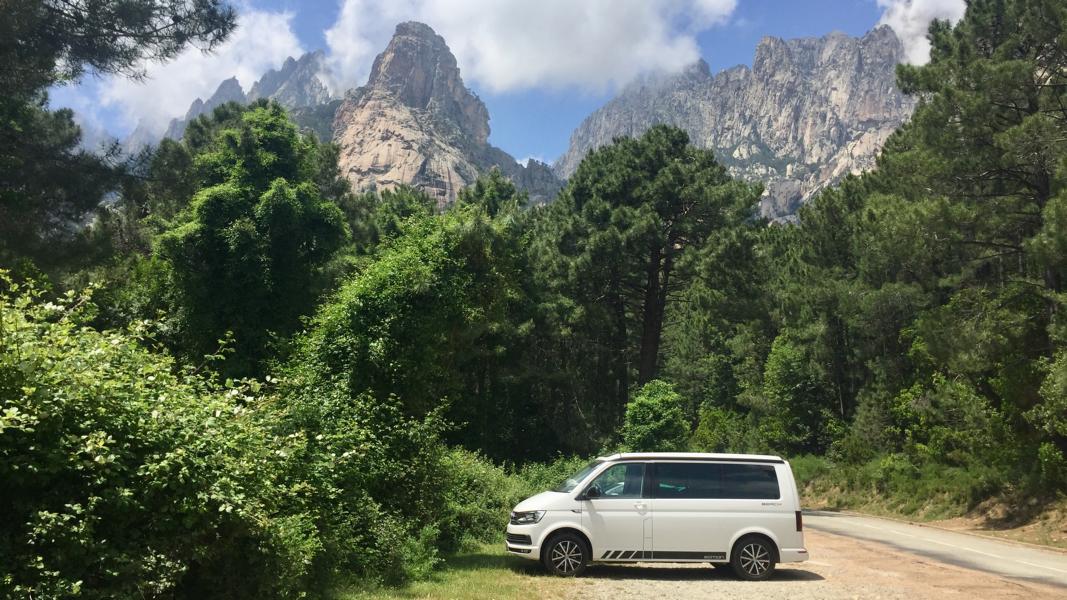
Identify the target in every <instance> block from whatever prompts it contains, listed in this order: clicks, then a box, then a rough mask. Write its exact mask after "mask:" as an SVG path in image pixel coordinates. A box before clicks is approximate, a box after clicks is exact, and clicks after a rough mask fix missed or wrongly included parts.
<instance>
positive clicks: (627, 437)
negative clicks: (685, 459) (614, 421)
mask: <svg viewBox="0 0 1067 600" xmlns="http://www.w3.org/2000/svg"><path fill="white" fill-rule="evenodd" d="M688 438H689V423H688V422H687V421H686V419H685V407H684V405H683V403H682V397H681V396H679V395H678V393H677V392H675V391H674V388H673V387H672V386H671V384H669V383H666V382H664V381H659V380H656V381H650V382H648V383H646V384H645V385H644V387H642V388H641V389H640V390H638V392H637V395H636V396H634V399H633V400H631V401H630V404H629V405H627V407H626V420H625V422H624V423H623V427H622V441H623V444H625V445H626V447H627V448H628V449H629V450H633V451H636V452H671V451H681V450H685V447H686V444H687V441H688Z"/></svg>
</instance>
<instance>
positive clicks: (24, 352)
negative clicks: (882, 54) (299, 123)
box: [0, 0, 1067, 598]
mask: <svg viewBox="0 0 1067 600" xmlns="http://www.w3.org/2000/svg"><path fill="white" fill-rule="evenodd" d="M0 10H2V12H3V19H2V24H0V40H3V41H2V42H0V57H2V60H0V89H3V90H4V92H3V96H2V97H0V116H2V119H3V127H2V128H0V402H2V403H3V407H2V409H0V482H2V487H3V489H4V490H5V492H4V493H3V494H2V495H0V512H2V513H3V514H4V515H5V517H4V519H3V520H2V522H0V532H2V536H0V594H2V595H4V596H11V597H33V598H52V597H74V596H77V597H82V598H144V597H152V598H267V597H297V596H298V595H301V594H310V595H313V596H314V595H327V596H328V595H329V593H330V590H331V589H333V588H334V586H336V585H338V584H339V583H340V582H343V581H346V580H353V579H370V580H379V581H385V582H395V581H404V580H407V579H411V578H418V577H422V576H425V574H426V573H427V572H428V571H429V569H431V568H432V567H433V565H434V564H436V562H437V561H438V557H439V555H440V553H443V552H448V551H450V550H453V549H455V548H457V547H458V546H459V545H460V544H462V543H463V541H464V540H467V539H488V540H492V539H495V537H494V536H498V535H499V534H500V530H501V527H502V524H503V522H504V521H503V520H502V519H503V518H504V515H506V511H507V510H508V509H509V508H510V507H511V505H512V504H513V503H514V501H515V500H517V499H518V498H521V497H522V495H523V494H526V493H530V492H532V491H536V490H537V489H539V486H542V487H543V486H544V485H547V484H549V482H551V480H552V478H553V477H555V476H556V475H558V474H562V473H563V471H566V470H567V469H570V468H572V467H573V466H574V465H576V464H577V463H578V462H580V461H581V460H582V457H589V456H595V455H596V454H597V453H601V452H610V451H615V450H618V449H632V450H694V451H728V452H761V453H775V454H781V455H783V456H786V457H788V458H791V459H792V458H797V459H799V460H800V461H801V462H800V463H799V464H817V465H818V469H820V470H821V472H822V473H823V475H825V476H827V477H832V478H836V479H835V481H836V482H837V483H836V485H839V486H840V488H841V489H846V488H847V489H852V490H859V491H860V492H861V493H871V494H885V495H888V496H893V495H897V496H916V495H923V496H938V497H940V498H942V499H947V501H948V502H950V503H951V504H952V505H953V506H956V507H957V508H958V509H959V510H961V511H963V510H967V509H968V508H971V507H973V506H975V505H976V504H977V503H979V502H981V501H982V500H984V499H987V498H990V497H994V496H1004V497H1008V498H1016V499H1018V498H1037V499H1041V500H1044V499H1050V498H1053V497H1054V496H1055V495H1056V494H1057V493H1062V492H1063V491H1065V490H1067V313H1065V312H1064V311H1065V310H1067V294H1065V287H1067V5H1065V4H1064V3H1063V2H1062V1H1061V0H1010V1H1009V0H972V1H970V2H969V4H968V10H967V13H966V15H965V17H964V18H963V20H962V21H960V22H959V23H958V24H957V25H955V26H952V25H950V24H948V23H945V22H937V21H935V22H934V23H933V24H932V26H931V28H930V34H929V35H930V39H931V41H932V46H933V49H932V53H931V60H930V62H929V64H927V65H924V66H907V65H901V66H900V67H899V68H898V82H899V85H900V87H901V89H902V90H904V91H905V93H907V94H911V95H914V96H915V97H916V98H917V99H918V102H919V104H918V107H917V109H916V111H915V113H914V116H913V117H912V119H911V120H910V121H909V122H908V123H907V124H905V125H904V126H903V127H902V128H901V129H900V130H898V131H897V132H896V133H895V134H894V135H893V136H892V137H891V138H890V139H889V141H888V142H887V144H886V146H885V148H884V150H883V152H882V155H881V157H880V159H879V161H878V167H877V169H876V170H874V171H873V172H870V173H867V174H864V175H862V176H859V177H849V178H847V179H846V180H845V181H843V182H842V183H841V184H840V185H838V186H836V187H834V188H832V189H829V190H826V191H824V192H823V193H821V194H820V195H818V196H817V197H816V198H815V199H814V200H813V201H812V202H811V203H810V204H808V205H805V206H804V207H802V208H801V210H800V212H799V214H798V219H797V222H796V223H793V224H770V223H767V222H765V221H764V220H762V219H761V218H760V217H759V216H758V210H757V208H758V202H759V199H760V195H761V189H760V188H759V186H756V185H751V184H748V183H744V182H742V181H738V180H734V179H732V178H731V177H730V176H729V175H728V173H727V172H726V170H725V169H724V167H723V166H722V165H721V164H720V163H719V162H718V161H717V160H716V157H715V156H714V155H713V153H712V152H710V151H708V150H704V149H700V148H697V147H694V146H693V145H692V144H691V143H690V141H689V139H688V138H687V136H686V134H685V133H684V132H682V131H681V130H678V129H675V128H672V127H668V126H657V127H654V128H652V129H651V130H649V131H648V132H647V133H646V134H644V135H643V136H642V137H640V138H639V139H619V140H616V142H615V143H614V144H612V145H609V146H606V147H603V148H600V149H598V150H595V151H592V152H590V153H589V154H588V155H587V156H586V157H585V159H584V160H583V161H582V163H581V165H580V166H579V168H578V169H577V171H576V172H575V174H574V175H573V176H572V177H571V179H570V180H569V181H568V182H567V184H566V186H565V187H564V189H563V190H562V192H561V193H560V195H559V197H558V198H557V199H556V200H555V201H554V202H552V203H550V204H548V205H545V206H528V205H527V199H526V197H525V195H524V193H522V192H521V191H519V190H517V189H516V187H515V186H514V185H513V184H512V183H511V182H509V181H508V180H507V179H506V178H505V177H504V176H502V175H501V174H500V173H499V172H497V171H492V172H488V173H485V174H484V175H483V177H482V178H481V179H479V180H478V181H477V183H475V184H474V185H472V186H470V187H468V188H466V189H464V190H462V192H461V193H460V195H459V197H458V199H457V201H456V202H455V203H454V205H453V206H451V207H450V208H448V209H447V210H445V211H444V212H438V211H436V210H435V209H434V203H433V201H431V200H430V199H429V198H428V197H426V196H425V195H424V194H422V193H421V192H420V191H418V190H415V189H411V188H403V187H401V188H397V189H392V190H380V191H374V192H359V193H357V192H354V191H353V190H352V189H351V187H350V185H349V184H348V182H347V181H346V180H345V179H344V178H343V177H342V176H341V174H340V173H339V171H338V168H337V156H338V151H337V148H336V147H335V146H333V145H331V144H326V143H319V142H317V141H316V138H315V137H314V136H313V135H310V134H307V133H302V132H301V131H299V130H298V128H297V127H296V126H295V125H294V124H293V123H292V122H291V121H290V119H289V117H288V115H287V114H286V112H285V110H284V109H283V108H281V107H280V106H278V105H276V104H273V103H269V102H266V101H259V102H255V103H252V104H251V105H249V106H241V105H237V104H227V105H224V106H222V107H220V108H218V109H217V110H215V111H214V112H213V113H211V114H209V115H204V116H201V117H199V118H197V119H196V120H194V121H193V122H191V123H190V124H189V126H188V128H187V130H186V131H185V134H184V137H183V138H182V139H181V140H180V141H174V140H163V141H162V142H161V143H160V144H159V145H158V146H157V147H154V148H150V149H147V150H145V151H143V152H141V153H139V154H137V155H136V156H128V155H126V154H125V153H123V151H122V149H121V148H119V147H117V146H116V147H114V148H112V149H110V150H109V151H106V152H103V153H91V152H88V151H86V150H83V149H80V147H79V141H80V131H79V128H78V126H77V125H76V124H75V122H74V119H73V114H72V112H71V111H70V110H66V109H64V110H52V109H51V108H50V107H49V105H48V98H47V94H46V90H47V89H49V88H50V87H52V86H55V85H62V84H68V83H73V82H77V81H78V80H79V79H80V78H82V77H84V76H85V75H86V74H87V73H105V74H120V75H125V76H129V77H137V76H138V75H139V71H138V65H139V64H141V61H142V60H143V59H146V58H151V59H160V60H165V59H168V58H171V57H173V56H175V55H176V54H177V53H178V52H180V51H181V50H182V49H183V48H185V47H186V46H187V45H188V44H193V43H195V44H197V45H198V46H200V47H206V48H211V47H213V46H215V45H217V44H218V43H220V42H222V41H223V40H224V39H226V37H227V35H228V34H229V33H230V32H231V31H232V29H233V28H234V25H235V15H234V12H233V9H232V8H230V7H229V6H228V5H227V4H226V3H224V2H222V1H220V0H197V1H195V2H193V1H186V0H145V1H142V2H137V3H130V2H126V1H123V0H103V1H100V2H91V3H85V2H68V1H64V0H37V1H33V0H12V1H9V2H6V3H4V5H3V7H2V9H0ZM573 457H578V458H573ZM805 457H807V458H805ZM811 457H814V458H811ZM805 460H808V461H815V463H804V462H803V461H805Z"/></svg>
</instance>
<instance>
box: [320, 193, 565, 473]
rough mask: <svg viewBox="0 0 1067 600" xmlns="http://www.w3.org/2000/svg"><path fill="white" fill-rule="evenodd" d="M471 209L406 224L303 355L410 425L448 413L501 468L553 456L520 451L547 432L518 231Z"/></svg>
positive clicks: (323, 313)
mask: <svg viewBox="0 0 1067 600" xmlns="http://www.w3.org/2000/svg"><path fill="white" fill-rule="evenodd" d="M401 193H402V192H401ZM399 197H403V196H399ZM382 198H384V199H388V198H390V196H389V195H388V194H385V193H383V194H382ZM467 198H468V200H470V201H469V202H467V203H465V204H462V205H459V206H456V207H455V208H453V209H452V210H451V211H450V212H449V213H447V214H445V215H440V216H435V215H427V214H422V215H414V216H412V217H410V218H409V219H408V220H407V221H405V222H403V223H402V224H401V225H400V234H399V235H398V236H396V237H394V238H393V239H392V240H391V241H389V242H388V243H387V244H386V245H385V246H384V247H382V248H381V249H380V250H379V251H378V253H377V255H376V256H375V257H374V259H373V260H372V261H370V262H369V263H368V264H367V265H366V266H365V268H364V269H363V270H362V271H361V272H359V273H358V274H357V275H356V276H355V277H353V278H352V279H350V280H349V281H348V282H346V283H345V284H344V285H343V286H342V288H341V290H340V291H339V293H338V294H337V295H336V297H335V298H334V299H333V300H332V301H331V302H330V303H328V304H326V305H325V306H324V307H323V308H322V309H321V310H320V311H319V314H318V315H317V316H316V318H315V319H314V321H313V322H312V327H311V331H310V333H309V335H308V336H306V337H305V338H302V339H301V340H300V342H299V347H300V351H299V355H300V356H301V357H303V358H302V360H304V361H307V362H308V363H310V364H314V365H318V368H317V372H318V373H319V376H320V377H322V378H323V380H324V381H328V380H331V379H343V380H345V381H347V382H348V385H349V386H350V390H351V392H352V393H354V394H359V393H363V392H367V393H370V394H372V395H373V396H375V397H385V396H388V395H390V394H393V395H395V396H396V397H398V398H399V399H400V401H401V402H402V403H403V406H404V408H405V411H406V412H407V413H408V414H412V415H420V416H421V415H426V414H429V413H431V412H433V411H435V410H438V409H439V408H440V407H441V406H443V405H446V404H447V407H448V408H447V410H445V412H444V416H445V417H446V418H448V419H449V420H450V421H452V422H453V423H455V424H456V425H457V430H456V431H455V432H454V433H453V436H452V439H453V440H454V441H457V442H461V443H463V444H465V445H467V446H469V447H471V448H477V449H480V450H482V451H485V452H486V453H488V454H489V455H490V456H495V457H508V458H515V457H518V456H519V455H521V454H522V453H523V452H530V453H533V454H542V455H543V454H545V453H546V449H545V448H541V447H537V446H536V445H534V446H531V447H529V448H527V449H526V450H524V451H520V450H518V449H516V448H515V447H514V440H515V439H518V438H520V437H522V436H523V435H524V432H525V433H526V434H532V433H534V432H537V430H538V421H539V420H540V416H539V415H538V412H537V409H536V407H532V406H530V404H529V395H528V393H527V391H526V390H527V378H528V377H529V376H530V375H529V373H528V370H527V368H526V365H525V362H524V360H523V356H524V352H525V347H526V340H527V338H528V336H529V335H530V330H531V328H532V323H531V317H530V316H529V315H530V312H531V310H532V307H531V306H530V304H531V303H530V301H529V300H528V290H527V289H525V283H524V277H523V273H524V271H525V269H524V259H525V255H524V253H523V251H522V247H521V244H520V240H521V238H520V236H519V235H518V230H517V228H518V226H519V223H518V221H517V220H515V219H504V218H496V219H494V218H492V217H491V216H490V215H489V214H488V213H487V211H486V210H485V209H484V208H483V205H482V204H481V203H480V202H477V201H474V200H473V199H472V196H471V195H469V194H468V196H467ZM536 435H544V433H543V432H541V433H536Z"/></svg>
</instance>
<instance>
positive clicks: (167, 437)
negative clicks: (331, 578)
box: [0, 280, 318, 598]
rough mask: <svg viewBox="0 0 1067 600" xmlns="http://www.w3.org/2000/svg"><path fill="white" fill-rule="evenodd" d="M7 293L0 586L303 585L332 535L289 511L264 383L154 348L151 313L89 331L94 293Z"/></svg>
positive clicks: (184, 588) (282, 589)
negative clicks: (147, 320) (145, 340)
mask: <svg viewBox="0 0 1067 600" xmlns="http://www.w3.org/2000/svg"><path fill="white" fill-rule="evenodd" d="M0 288H6V290H3V291H0V398H3V415H2V417H0V480H2V481H3V482H4V493H3V494H2V495H0V511H2V512H3V514H4V519H3V520H0V533H2V535H0V539H2V540H3V541H2V542H0V595H3V596H5V597H68V596H79V597H83V598H143V597H161V596H168V597H169V596H179V597H213V598H242V597H244V598H262V597H279V596H286V597H289V596H295V595H298V594H299V591H300V590H301V589H303V588H304V586H305V584H306V580H305V578H306V577H307V575H308V570H307V566H308V564H309V559H310V557H311V556H313V555H314V553H315V552H316V551H317V548H318V544H317V542H316V540H315V531H314V529H313V527H312V526H311V524H310V523H309V521H308V520H307V519H305V518H303V517H302V516H301V515H299V514H292V515H289V516H284V517H282V516H279V514H278V509H279V508H280V506H281V505H282V504H284V503H285V502H286V501H287V490H286V489H285V488H281V489H278V488H277V487H276V485H277V484H276V481H277V480H278V479H279V478H280V477H281V476H282V474H283V473H284V471H285V468H286V459H285V456H286V454H287V453H288V452H289V451H290V448H289V443H288V441H287V440H279V439H276V438H275V437H273V436H272V435H271V434H270V432H269V431H268V430H267V429H266V428H265V427H264V426H263V424H262V421H261V417H262V415H263V412H264V407H263V404H262V402H261V401H260V400H259V399H257V398H256V396H255V394H254V389H253V388H250V387H248V386H243V385H236V386H231V387H228V388H223V387H220V386H218V385H215V384H213V383H211V382H210V381H209V380H207V379H205V378H203V377H201V376H199V375H197V374H196V373H194V372H192V370H190V369H180V368H178V367H177V365H175V363H174V361H173V360H172V359H171V358H170V357H168V356H164V355H157V354H152V353H150V352H148V351H146V350H144V349H143V348H141V347H140V346H139V344H138V341H137V339H138V336H139V334H140V333H141V332H142V331H143V329H144V324H142V323H137V324H134V325H133V326H132V327H131V329H130V330H129V331H127V332H105V333H100V332H96V331H93V330H90V329H88V328H84V327H82V326H81V325H80V323H81V322H82V321H83V320H84V319H85V318H88V317H90V316H91V314H92V310H91V304H90V303H89V302H88V298H87V297H79V296H76V295H74V294H69V295H67V296H66V297H64V298H63V299H61V300H59V301H56V302H43V301H41V298H40V297H39V295H38V293H37V292H36V291H35V290H34V289H33V288H32V287H31V288H28V289H19V288H18V287H17V286H16V285H14V284H12V283H11V282H10V281H7V280H2V281H0ZM238 582H239V584H238Z"/></svg>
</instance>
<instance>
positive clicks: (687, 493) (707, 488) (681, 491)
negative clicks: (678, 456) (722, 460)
mask: <svg viewBox="0 0 1067 600" xmlns="http://www.w3.org/2000/svg"><path fill="white" fill-rule="evenodd" d="M655 472H656V492H655V496H656V497H657V498H718V497H719V465H717V464H714V463H699V462H690V463H657V464H656V471H655Z"/></svg>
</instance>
